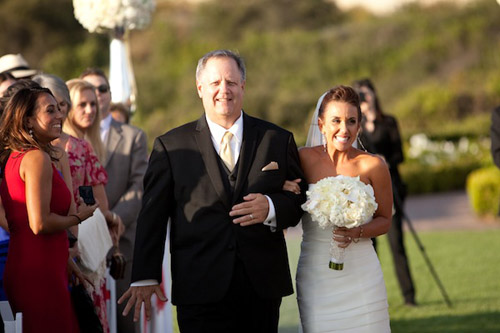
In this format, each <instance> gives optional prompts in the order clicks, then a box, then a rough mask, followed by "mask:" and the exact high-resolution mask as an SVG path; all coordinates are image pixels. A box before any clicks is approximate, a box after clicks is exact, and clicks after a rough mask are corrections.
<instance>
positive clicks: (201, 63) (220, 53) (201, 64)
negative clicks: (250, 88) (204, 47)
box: [196, 50, 247, 81]
mask: <svg viewBox="0 0 500 333" xmlns="http://www.w3.org/2000/svg"><path fill="white" fill-rule="evenodd" d="M223 57H227V58H231V59H234V61H236V65H238V69H239V70H240V73H241V79H242V81H245V80H246V77H247V72H246V68H245V62H244V61H243V58H241V57H240V56H239V55H238V54H236V53H234V52H233V51H230V50H215V51H211V52H208V53H207V54H205V55H204V56H203V57H201V59H200V60H198V66H196V81H198V80H199V79H200V76H201V73H202V72H203V70H204V69H205V66H206V64H207V61H208V60H209V59H211V58H223Z"/></svg>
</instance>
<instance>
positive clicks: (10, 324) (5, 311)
mask: <svg viewBox="0 0 500 333" xmlns="http://www.w3.org/2000/svg"><path fill="white" fill-rule="evenodd" d="M0 313H1V314H2V319H3V326H4V330H5V333H22V332H23V314H22V313H21V312H18V313H16V319H14V316H13V315H12V309H11V308H10V305H9V302H8V301H0Z"/></svg>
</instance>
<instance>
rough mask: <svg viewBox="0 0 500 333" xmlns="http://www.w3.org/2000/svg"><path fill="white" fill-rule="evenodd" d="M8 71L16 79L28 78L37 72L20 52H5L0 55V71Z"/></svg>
mask: <svg viewBox="0 0 500 333" xmlns="http://www.w3.org/2000/svg"><path fill="white" fill-rule="evenodd" d="M4 72H8V73H10V74H11V75H12V76H13V77H14V78H16V79H24V78H30V77H31V76H33V75H35V74H37V73H38V71H37V70H36V69H31V68H30V66H29V65H28V62H27V61H26V60H25V59H24V58H23V56H22V55H21V54H19V53H18V54H6V55H4V56H2V57H0V73H4Z"/></svg>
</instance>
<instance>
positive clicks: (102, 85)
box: [95, 84, 109, 94]
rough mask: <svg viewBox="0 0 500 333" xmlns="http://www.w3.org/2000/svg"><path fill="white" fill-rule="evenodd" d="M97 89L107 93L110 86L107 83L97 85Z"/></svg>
mask: <svg viewBox="0 0 500 333" xmlns="http://www.w3.org/2000/svg"><path fill="white" fill-rule="evenodd" d="M95 88H96V89H97V91H99V92H100V93H101V94H105V93H107V92H108V91H109V87H108V86H107V85H106V84H101V85H100V86H97V87H95Z"/></svg>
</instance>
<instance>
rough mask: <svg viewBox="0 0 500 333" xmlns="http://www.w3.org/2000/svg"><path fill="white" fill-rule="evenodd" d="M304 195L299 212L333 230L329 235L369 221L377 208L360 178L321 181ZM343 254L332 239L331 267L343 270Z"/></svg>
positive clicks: (340, 176) (371, 195) (329, 178)
mask: <svg viewBox="0 0 500 333" xmlns="http://www.w3.org/2000/svg"><path fill="white" fill-rule="evenodd" d="M306 194H307V201H306V202H305V203H304V204H303V205H302V209H303V210H304V211H306V212H308V213H310V214H311V217H312V220H313V221H315V222H318V224H319V226H320V227H321V228H322V229H327V228H332V232H333V230H334V229H335V228H336V227H346V228H355V227H357V226H360V225H362V224H364V223H366V222H368V221H369V220H370V219H371V218H372V216H373V214H374V213H375V211H376V210H377V207H378V204H377V202H376V201H375V195H374V193H373V188H372V187H371V185H367V184H365V183H363V182H362V181H360V180H359V176H358V177H348V176H342V175H339V176H336V177H327V178H323V179H321V180H320V181H318V182H317V183H316V184H313V185H311V186H310V188H309V190H308V191H307V192H306ZM344 251H345V249H343V248H340V247H338V244H337V242H336V241H334V240H333V237H332V242H331V247H330V257H331V259H330V263H329V267H330V268H332V269H335V270H342V269H343V268H344Z"/></svg>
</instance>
